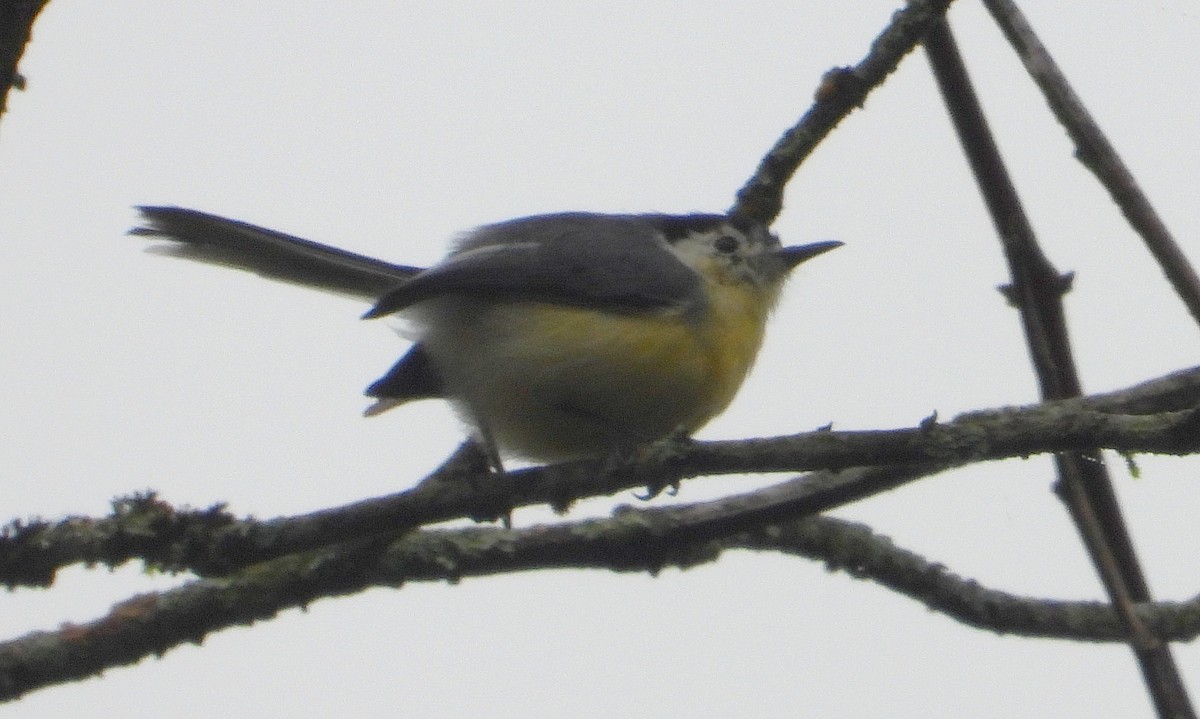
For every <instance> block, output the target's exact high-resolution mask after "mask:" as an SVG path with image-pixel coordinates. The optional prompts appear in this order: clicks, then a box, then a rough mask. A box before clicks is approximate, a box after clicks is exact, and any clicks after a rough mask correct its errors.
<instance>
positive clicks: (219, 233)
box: [129, 207, 421, 300]
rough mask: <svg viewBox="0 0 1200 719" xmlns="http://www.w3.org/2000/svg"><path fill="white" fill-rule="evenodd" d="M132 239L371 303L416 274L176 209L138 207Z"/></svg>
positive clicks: (246, 225) (411, 269) (175, 253)
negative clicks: (139, 215)
mask: <svg viewBox="0 0 1200 719" xmlns="http://www.w3.org/2000/svg"><path fill="white" fill-rule="evenodd" d="M137 209H138V210H139V211H140V212H141V213H142V218H143V219H144V220H145V223H146V225H145V226H144V227H135V228H134V229H132V230H130V231H129V234H131V235H138V236H141V237H156V238H162V239H165V240H171V241H173V242H174V243H177V244H174V245H171V246H168V247H167V248H165V250H164V251H165V254H170V255H173V256H177V257H185V258H187V259H191V260H198V261H200V262H206V263H209V264H214V265H224V266H226V267H234V268H236V269H241V270H249V271H251V272H255V273H258V274H259V275H262V276H263V277H267V278H270V279H274V280H282V281H284V282H290V283H292V284H297V285H304V286H306V287H316V288H318V289H323V290H328V291H332V292H337V293H340V294H346V295H351V296H354V297H360V298H365V299H371V300H374V299H376V298H378V297H379V296H380V295H382V294H384V293H386V292H387V291H388V290H391V289H392V288H394V287H396V286H397V285H400V284H402V283H403V282H404V281H405V280H406V279H408V278H410V277H412V276H414V275H416V274H417V273H418V272H420V271H421V269H420V268H419V267H409V266H406V265H394V264H392V263H390V262H384V261H383V260H377V259H374V258H372V257H367V256H365V255H358V254H355V253H353V252H347V251H345V250H340V249H338V248H336V247H330V246H328V245H322V244H320V243H317V242H312V241H310V240H304V239H301V238H299V237H293V236H291V235H287V234H284V233H282V232H275V231H274V230H268V229H266V228H263V227H258V226H256V225H251V224H249V223H246V222H240V221H238V220H230V219H227V218H224V217H218V216H217V215H210V214H208V213H205V212H199V211H197V210H188V209H184V208H181V207H138V208H137Z"/></svg>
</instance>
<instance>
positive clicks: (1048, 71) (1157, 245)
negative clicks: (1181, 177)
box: [984, 0, 1200, 323]
mask: <svg viewBox="0 0 1200 719" xmlns="http://www.w3.org/2000/svg"><path fill="white" fill-rule="evenodd" d="M984 5H986V6H987V8H988V11H989V12H991V13H992V17H993V18H995V20H996V23H997V24H998V25H999V26H1000V29H1001V30H1002V31H1003V32H1004V36H1005V37H1007V38H1008V41H1009V43H1010V44H1011V45H1012V46H1013V49H1014V50H1016V51H1017V55H1018V56H1019V57H1020V58H1021V62H1023V63H1025V69H1026V70H1028V71H1029V75H1030V77H1032V78H1033V81H1034V82H1035V83H1037V86H1038V87H1039V88H1041V90H1042V94H1043V95H1045V96H1046V103H1047V104H1048V105H1049V106H1050V109H1051V111H1053V112H1054V116H1055V117H1057V118H1058V121H1059V122H1060V123H1062V126H1063V127H1064V128H1066V130H1067V134H1069V135H1070V136H1071V139H1072V140H1073V141H1074V142H1075V156H1076V157H1078V158H1079V161H1080V162H1082V163H1083V164H1084V166H1085V167H1087V168H1088V169H1089V170H1091V171H1092V173H1093V174H1095V175H1096V178H1097V179H1098V180H1100V184H1102V185H1104V187H1105V189H1107V190H1108V194H1110V195H1112V198H1113V201H1114V202H1116V203H1117V207H1119V208H1121V213H1122V214H1124V215H1125V218H1126V219H1127V220H1129V224H1130V225H1131V226H1132V227H1133V229H1134V230H1135V231H1137V233H1138V234H1139V235H1141V237H1142V240H1143V241H1144V242H1145V243H1146V247H1147V248H1148V249H1149V250H1150V253H1151V254H1152V255H1154V259H1156V260H1158V264H1159V265H1160V266H1161V267H1162V270H1163V274H1165V275H1166V276H1167V280H1168V281H1169V282H1170V283H1171V286H1172V287H1174V288H1175V292H1176V293H1177V294H1178V295H1179V298H1180V299H1181V300H1183V303H1184V305H1186V306H1187V308H1188V311H1189V312H1191V314H1192V317H1193V318H1194V319H1195V320H1196V321H1197V323H1200V277H1198V276H1197V275H1196V270H1195V269H1194V268H1193V267H1192V265H1191V263H1189V262H1188V260H1187V257H1186V256H1185V255H1184V254H1183V250H1181V249H1180V248H1179V243H1177V242H1176V241H1175V238H1174V237H1173V236H1172V235H1171V232H1170V230H1168V229H1167V226H1166V224H1165V223H1164V222H1163V221H1162V218H1160V217H1159V216H1158V213H1157V212H1155V211H1154V207H1153V206H1152V205H1151V204H1150V200H1149V198H1147V197H1146V195H1145V193H1143V192H1142V188H1141V187H1140V186H1139V185H1138V183H1137V180H1135V179H1134V177H1133V173H1131V172H1130V171H1129V168H1128V167H1126V166H1125V163H1124V162H1122V161H1121V156H1120V155H1118V154H1117V151H1116V149H1115V148H1113V146H1112V144H1111V143H1110V142H1109V141H1108V138H1107V137H1105V135H1104V132H1103V131H1102V130H1101V129H1100V126H1099V125H1097V124H1096V121H1095V120H1093V119H1092V116H1091V114H1090V113H1089V112H1088V111H1087V108H1085V107H1084V106H1083V102H1082V101H1080V99H1079V96H1078V95H1076V94H1075V91H1074V90H1073V89H1071V85H1070V84H1069V83H1068V82H1067V78H1066V77H1065V76H1064V75H1063V74H1062V71H1061V70H1059V68H1058V65H1057V64H1056V63H1055V62H1054V58H1053V57H1051V56H1050V53H1049V52H1048V51H1047V50H1046V47H1045V46H1044V45H1042V43H1041V41H1040V40H1038V37H1037V35H1036V34H1035V33H1034V31H1033V28H1032V27H1031V26H1030V24H1029V21H1028V20H1026V19H1025V16H1024V14H1022V13H1021V11H1020V9H1019V8H1017V5H1016V3H1014V2H1013V1H1012V0H984Z"/></svg>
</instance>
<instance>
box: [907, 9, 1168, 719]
mask: <svg viewBox="0 0 1200 719" xmlns="http://www.w3.org/2000/svg"><path fill="white" fill-rule="evenodd" d="M926 50H927V51H928V53H929V59H930V62H931V63H932V65H933V70H934V75H935V76H936V77H937V81H938V86H939V88H940V90H941V92H942V97H943V99H944V100H945V102H946V106H947V108H948V109H949V111H950V116H951V118H952V119H953V121H954V126H955V129H956V130H957V131H958V135H959V139H960V141H961V143H962V146H963V150H964V152H965V153H966V155H967V158H968V160H969V161H970V164H971V169H972V170H973V171H974V173H975V178H976V181H977V183H978V185H979V189H980V192H981V193H982V194H983V197H984V200H985V201H986V203H987V206H988V210H989V212H990V213H991V216H992V222H993V224H994V225H995V227H996V232H997V234H998V235H999V238H1000V241H1001V245H1002V246H1003V249H1004V255H1005V257H1006V258H1007V260H1008V264H1009V271H1010V273H1011V275H1012V284H1011V285H1010V286H1009V288H1008V289H1007V292H1006V295H1007V297H1008V300H1009V302H1010V303H1012V304H1013V305H1014V306H1015V307H1016V308H1017V309H1018V311H1019V312H1020V314H1021V323H1022V326H1023V328H1024V330H1025V337H1026V342H1027V344H1028V347H1029V354H1030V357H1031V359H1032V361H1033V365H1034V369H1035V371H1036V374H1037V378H1038V382H1039V384H1040V386H1041V392H1042V397H1043V399H1047V400H1061V399H1066V398H1069V397H1077V396H1079V395H1080V394H1081V393H1082V390H1081V388H1080V383H1079V377H1078V375H1077V373H1076V370H1075V361H1074V358H1073V357H1072V351H1071V344H1070V339H1069V337H1068V334H1067V323H1066V315H1065V312H1064V310H1063V305H1062V295H1063V294H1065V293H1066V292H1067V290H1069V288H1070V277H1069V276H1064V275H1060V274H1059V273H1058V271H1057V270H1055V269H1054V267H1053V266H1052V265H1051V264H1050V261H1049V260H1048V259H1047V258H1046V256H1045V254H1044V253H1043V252H1042V250H1041V247H1040V246H1039V245H1038V241H1037V237H1036V235H1035V234H1034V231H1033V227H1032V225H1031V224H1030V222H1029V219H1028V218H1027V217H1026V215H1025V211H1024V208H1023V207H1022V205H1021V201H1020V199H1019V197H1018V196H1017V192H1016V188H1015V187H1014V186H1013V184H1012V181H1011V179H1010V178H1009V175H1008V171H1007V170H1006V169H1005V167H1004V161H1003V160H1002V159H1001V157H1000V152H999V150H998V149H997V147H996V143H995V141H994V140H993V138H992V135H991V130H990V129H989V127H988V124H987V120H986V119H985V118H984V115H983V110H982V108H981V107H980V105H979V101H978V99H977V98H976V96H975V91H974V88H973V87H972V85H971V80H970V78H969V77H968V75H967V70H966V67H965V65H964V64H963V61H962V58H961V56H960V55H959V53H958V48H957V46H956V44H955V41H954V38H953V36H952V34H951V32H950V26H949V25H948V24H947V23H946V22H945V20H944V19H943V20H941V21H940V22H938V23H935V24H934V26H933V28H932V30H931V31H930V33H929V36H928V38H927V40H926ZM1054 461H1055V465H1056V467H1057V470H1058V477H1059V481H1058V483H1057V485H1056V488H1057V490H1058V492H1059V494H1060V496H1061V497H1062V499H1063V501H1064V502H1065V503H1066V505H1067V508H1068V509H1069V511H1070V513H1071V517H1072V519H1073V520H1074V522H1075V526H1076V527H1077V528H1078V529H1079V533H1080V536H1081V537H1082V539H1083V542H1084V545H1085V546H1086V547H1087V550H1088V553H1089V555H1090V556H1091V559H1092V564H1093V565H1094V566H1095V567H1096V571H1097V573H1098V574H1099V575H1100V578H1101V580H1102V581H1103V583H1104V586H1105V589H1106V590H1107V592H1108V594H1109V597H1111V598H1112V601H1113V604H1114V605H1115V606H1116V608H1117V611H1118V614H1119V615H1120V616H1121V617H1122V619H1123V620H1124V622H1125V624H1126V630H1127V634H1128V636H1129V643H1130V646H1131V648H1132V649H1133V651H1134V653H1135V655H1136V656H1137V658H1138V662H1139V665H1140V666H1141V668H1142V673H1143V676H1144V677H1145V679H1146V683H1147V687H1148V688H1149V690H1150V693H1151V695H1152V696H1153V698H1154V701H1155V704H1156V706H1157V707H1158V708H1159V713H1160V715H1161V716H1164V717H1165V716H1171V717H1175V716H1191V715H1192V711H1191V708H1190V704H1189V701H1188V698H1187V693H1186V690H1185V689H1184V687H1183V682H1182V679H1181V678H1180V676H1179V671H1178V668H1177V667H1176V665H1175V661H1174V658H1173V657H1172V656H1171V652H1170V649H1169V647H1168V646H1167V645H1166V644H1165V643H1164V642H1162V641H1161V640H1160V639H1159V638H1158V637H1156V636H1155V635H1154V634H1153V633H1152V632H1150V630H1149V629H1148V628H1147V627H1146V626H1145V625H1144V624H1143V623H1142V621H1141V619H1140V617H1139V616H1138V615H1137V612H1136V611H1135V607H1134V604H1135V603H1139V602H1147V601H1150V590H1149V587H1148V586H1147V584H1146V579H1145V577H1144V575H1143V573H1142V569H1141V565H1140V563H1139V561H1138V558H1137V554H1136V552H1135V551H1134V548H1133V542H1132V539H1131V538H1130V535H1129V531H1128V529H1127V528H1126V526H1125V520H1124V518H1123V517H1122V515H1121V510H1120V506H1119V505H1118V503H1117V498H1116V493H1115V492H1114V491H1113V488H1112V480H1111V478H1110V477H1109V474H1108V471H1107V468H1106V467H1105V465H1104V462H1103V459H1102V457H1101V456H1100V454H1099V453H1098V452H1095V451H1091V450H1088V449H1086V448H1077V449H1075V450H1074V451H1070V452H1062V453H1059V454H1056V455H1055V457H1054Z"/></svg>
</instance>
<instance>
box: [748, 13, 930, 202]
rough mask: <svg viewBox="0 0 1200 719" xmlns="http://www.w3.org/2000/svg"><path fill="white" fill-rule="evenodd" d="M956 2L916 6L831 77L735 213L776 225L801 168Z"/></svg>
mask: <svg viewBox="0 0 1200 719" xmlns="http://www.w3.org/2000/svg"><path fill="white" fill-rule="evenodd" d="M952 1H953V0H910V2H909V3H908V6H907V7H905V8H904V9H902V10H898V11H896V13H895V14H894V15H893V16H892V21H891V23H890V24H889V25H888V26H887V27H886V28H884V31H883V32H882V33H880V34H879V36H878V37H876V38H875V41H874V42H873V43H872V44H871V49H870V50H869V51H868V52H867V56H866V57H864V58H863V59H862V61H861V62H859V63H858V64H857V65H855V66H854V67H839V68H834V69H833V70H830V71H829V72H827V73H826V74H825V77H824V78H823V80H822V82H821V85H820V87H818V89H817V92H816V97H815V98H814V102H813V105H812V107H810V108H809V109H808V111H807V112H805V113H804V115H803V116H802V117H801V118H800V120H799V122H797V123H796V125H795V126H793V127H792V128H791V129H789V130H788V131H787V132H785V133H784V134H783V136H782V137H780V138H779V140H778V141H777V142H776V143H775V146H774V147H772V148H771V150H770V151H769V152H767V154H766V155H765V156H763V159H762V162H761V163H760V164H759V166H758V170H757V171H755V173H754V176H753V177H751V178H750V180H749V181H747V182H746V184H745V185H743V186H742V189H741V190H739V191H738V193H737V202H736V203H735V204H734V206H733V207H732V208H730V210H729V214H731V215H733V216H735V217H743V218H747V219H751V220H756V221H759V222H762V223H764V224H766V225H770V224H771V223H772V222H774V221H775V218H776V217H778V216H779V212H780V211H781V210H782V209H783V191H784V189H785V188H786V187H787V183H788V180H790V179H791V177H792V175H793V174H794V173H795V172H796V168H798V167H799V166H800V163H801V162H803V161H804V158H806V157H808V155H809V153H811V152H812V151H813V149H814V148H815V147H816V146H817V144H818V143H820V142H821V140H823V139H825V136H826V135H828V134H829V132H830V131H831V130H833V128H834V127H836V126H837V124H838V123H839V122H841V121H842V120H843V119H844V118H845V117H846V116H847V115H849V114H850V113H851V112H853V111H854V110H855V109H856V108H859V107H862V105H863V103H864V102H866V99H867V95H868V94H870V92H871V90H873V89H875V88H876V87H878V86H879V85H881V84H883V81H884V80H885V79H887V76H888V75H890V74H891V73H892V71H893V70H895V69H896V66H897V65H899V64H900V60H901V59H903V57H904V56H905V55H907V54H908V53H910V52H912V51H913V50H914V49H915V48H916V47H917V45H919V44H920V42H921V38H923V37H924V36H925V33H926V32H927V31H928V30H929V26H930V25H931V24H932V23H933V22H934V21H935V20H937V19H938V18H940V17H942V16H943V15H944V14H945V13H946V8H948V7H949V6H950V3H951V2H952Z"/></svg>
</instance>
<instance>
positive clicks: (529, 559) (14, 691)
mask: <svg viewBox="0 0 1200 719" xmlns="http://www.w3.org/2000/svg"><path fill="white" fill-rule="evenodd" d="M740 511H742V506H741V502H740V501H738V500H733V499H723V500H718V501H715V502H706V503H702V504H697V505H690V506H679V507H669V508H664V509H653V510H642V511H627V512H619V513H618V514H617V515H616V516H615V517H614V518H612V519H601V520H588V521H582V522H576V523H569V524H562V525H557V526H541V527H531V528H529V529H523V530H509V529H491V528H472V529H460V530H454V531H445V530H441V531H439V530H423V531H418V532H413V533H409V534H407V535H404V536H399V535H392V536H390V537H379V538H377V539H376V540H370V541H359V542H350V543H343V544H338V545H333V546H329V547H325V548H322V549H320V550H316V551H312V552H305V553H301V554H297V555H291V556H287V557H282V558H279V559H275V560H272V561H270V562H264V563H262V564H257V565H254V566H252V567H249V568H247V569H246V570H244V571H241V572H238V573H235V574H233V575H231V576H229V577H227V578H223V579H200V580H195V581H192V582H188V583H187V584H185V585H183V586H181V587H178V588H176V589H171V590H166V591H162V592H152V593H147V594H142V595H138V596H135V597H132V598H130V599H128V600H126V601H123V602H121V603H119V604H117V605H116V606H114V607H113V608H112V609H111V610H110V611H109V613H108V614H107V615H105V616H104V617H101V618H100V619H97V620H95V621H92V622H88V623H85V624H66V625H64V626H61V627H60V628H58V629H57V630H55V631H48V632H34V633H32V634H29V635H27V636H24V637H21V638H19V639H14V640H12V641H8V642H4V643H0V701H4V700H11V699H15V698H18V697H20V696H21V695H22V694H24V693H27V692H30V691H33V690H36V689H39V688H42V687H46V686H51V685H54V684H61V683H64V682H68V681H73V680H78V679H83V678H86V677H88V676H92V675H95V674H97V673H99V672H101V671H103V670H105V669H108V668H111V667H116V666H121V665H125V664H131V663H134V662H137V661H139V660H140V659H143V658H145V657H148V656H151V655H161V654H162V653H164V652H166V651H168V650H170V649H172V648H174V647H177V646H180V645H183V644H186V643H189V642H200V641H203V639H204V638H205V637H206V636H207V635H208V634H210V633H212V632H215V631H219V630H221V629H224V628H227V627H231V626H238V625H246V624H252V623H255V622H258V621H262V620H265V619H270V618H272V617H274V616H275V615H277V614H278V613H279V612H281V611H283V610H286V609H289V608H295V607H304V606H307V605H308V604H310V603H312V602H313V601H316V600H318V599H322V598H326V597H333V596H338V595H345V594H352V593H356V592H359V591H362V590H364V589H367V588H369V587H375V586H389V587H398V586H401V585H402V584H404V583H406V582H413V581H459V580H461V579H463V578H465V577H479V576H487V575H491V574H497V573H512V572H518V571H530V570H536V569H549V568H581V569H582V568H591V569H607V570H612V571H647V572H651V573H655V572H658V571H661V570H662V569H663V568H664V567H670V566H674V567H680V568H688V567H692V566H696V565H698V564H701V563H705V562H710V561H713V560H715V559H717V558H718V557H719V556H720V555H721V554H722V553H723V552H724V551H726V550H729V549H739V548H745V549H754V550H759V551H781V552H785V553H789V554H794V555H800V556H804V557H810V558H816V559H820V560H822V561H824V562H825V563H826V565H827V566H828V567H830V568H831V569H842V570H845V571H848V572H850V573H852V574H853V575H855V576H857V577H862V578H867V579H871V580H872V581H875V582H878V583H880V584H883V585H885V586H888V587H890V588H892V589H894V590H896V591H898V592H900V593H902V594H905V595H907V596H909V597H912V598H914V599H917V600H918V601H920V602H922V603H924V604H925V605H926V606H928V607H930V608H932V609H935V610H937V611H941V612H944V613H946V614H948V615H950V616H952V617H955V618H956V619H958V620H960V621H963V622H965V623H968V624H971V625H973V626H976V627H980V628H984V629H988V630H991V631H996V632H1005V633H1014V634H1023V635H1026V636H1039V637H1061V638H1070V639H1076V640H1088V641H1120V640H1122V639H1123V637H1124V631H1123V630H1124V627H1123V625H1122V623H1121V622H1120V621H1119V620H1118V619H1117V618H1116V617H1115V616H1114V614H1113V612H1112V610H1111V609H1110V608H1109V607H1108V606H1107V605H1105V604H1102V603H1097V602H1062V601H1054V600H1043V599H1030V598H1022V597H1017V596H1014V595H1011V594H1007V593H1005V592H1001V591H997V590H993V589H988V588H986V587H981V586H979V585H978V584H977V583H975V582H973V581H971V580H966V579H963V578H961V577H958V576H956V575H955V574H954V573H953V572H951V571H950V570H948V569H946V568H945V567H944V566H942V565H940V564H938V563H936V562H932V561H930V560H927V559H925V558H923V557H921V556H919V555H917V554H914V553H912V552H910V551H907V550H905V549H902V548H899V547H896V546H895V545H893V544H892V543H891V541H890V540H888V539H887V538H886V537H880V536H878V535H875V534H873V533H872V532H871V530H870V529H869V528H867V527H865V526H863V525H858V524H855V523H852V522H846V521H843V520H837V519H832V518H825V517H817V518H810V519H806V520H801V521H796V522H788V523H784V524H781V525H772V526H768V527H762V528H759V529H757V530H755V531H751V532H741V531H736V530H733V529H731V530H730V531H728V532H726V533H724V534H721V535H719V536H714V537H713V538H712V539H711V540H710V541H707V542H701V543H697V542H696V541H695V537H696V536H697V533H698V530H700V529H701V528H705V527H709V528H711V527H714V526H725V527H729V528H732V527H735V526H736V525H737V522H736V521H732V520H733V517H734V516H735V515H737V514H738V513H739V512H740ZM1139 613H1140V616H1141V617H1143V618H1144V621H1145V622H1146V623H1147V624H1150V625H1152V626H1153V627H1154V628H1155V631H1156V632H1158V633H1160V634H1162V635H1163V636H1169V637H1171V638H1176V639H1190V638H1193V637H1195V636H1197V635H1198V634H1200V600H1193V601H1191V602H1188V603H1184V604H1163V605H1154V606H1142V607H1139Z"/></svg>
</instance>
